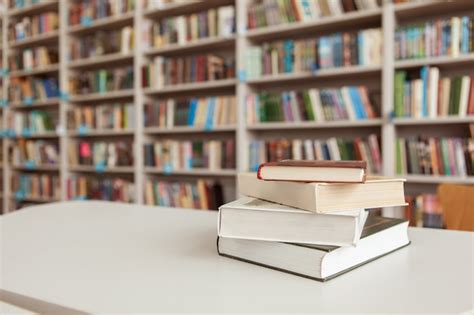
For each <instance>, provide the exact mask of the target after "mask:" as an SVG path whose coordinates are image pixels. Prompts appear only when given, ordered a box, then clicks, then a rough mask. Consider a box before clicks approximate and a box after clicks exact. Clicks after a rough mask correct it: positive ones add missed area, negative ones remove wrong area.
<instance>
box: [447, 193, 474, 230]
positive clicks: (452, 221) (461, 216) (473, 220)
mask: <svg viewBox="0 0 474 315" xmlns="http://www.w3.org/2000/svg"><path fill="white" fill-rule="evenodd" d="M438 198H439V201H440V203H441V206H442V208H443V213H444V222H445V225H446V228H447V229H450V230H461V231H474V185H471V186H469V185H455V184H441V185H439V186H438Z"/></svg>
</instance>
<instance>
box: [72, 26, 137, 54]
mask: <svg viewBox="0 0 474 315" xmlns="http://www.w3.org/2000/svg"><path fill="white" fill-rule="evenodd" d="M133 38H134V31H133V27H131V26H124V27H122V28H121V29H118V30H112V31H109V30H107V31H100V30H99V31H96V32H94V33H92V34H87V35H84V36H81V37H76V38H73V39H72V40H71V41H70V49H69V54H70V59H71V60H77V59H84V58H93V57H97V56H103V55H108V54H115V53H121V54H129V53H131V52H132V51H133V47H134V46H133V41H134V39H133Z"/></svg>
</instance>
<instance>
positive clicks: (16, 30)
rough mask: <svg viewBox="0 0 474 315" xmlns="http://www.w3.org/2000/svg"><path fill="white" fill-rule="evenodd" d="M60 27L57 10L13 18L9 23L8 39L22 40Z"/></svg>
mask: <svg viewBox="0 0 474 315" xmlns="http://www.w3.org/2000/svg"><path fill="white" fill-rule="evenodd" d="M58 29H59V16H58V13H57V12H44V13H40V14H37V15H33V16H23V17H21V18H20V19H15V18H14V19H13V20H12V21H11V22H10V23H9V25H8V40H10V41H21V40H24V39H27V38H31V37H34V36H37V35H41V34H46V33H50V32H53V31H56V30H58Z"/></svg>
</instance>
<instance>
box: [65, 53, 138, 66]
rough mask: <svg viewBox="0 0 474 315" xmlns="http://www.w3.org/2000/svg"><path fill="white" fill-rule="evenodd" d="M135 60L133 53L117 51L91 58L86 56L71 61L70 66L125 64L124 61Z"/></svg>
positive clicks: (130, 61)
mask: <svg viewBox="0 0 474 315" xmlns="http://www.w3.org/2000/svg"><path fill="white" fill-rule="evenodd" d="M132 62H133V53H129V54H122V53H115V54H108V55H103V56H95V57H91V58H84V59H77V60H72V61H69V63H68V66H69V68H71V69H79V68H88V67H95V66H108V65H111V64H116V63H120V65H123V64H124V63H127V64H128V63H132Z"/></svg>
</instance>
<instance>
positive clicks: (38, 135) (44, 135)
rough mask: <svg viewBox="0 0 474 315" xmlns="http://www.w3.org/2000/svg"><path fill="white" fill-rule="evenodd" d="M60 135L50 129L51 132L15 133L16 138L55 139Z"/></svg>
mask: <svg viewBox="0 0 474 315" xmlns="http://www.w3.org/2000/svg"><path fill="white" fill-rule="evenodd" d="M58 137H59V135H58V134H57V133H56V131H50V132H43V133H36V134H35V133H33V134H30V135H22V134H20V135H15V137H14V138H15V139H54V138H58Z"/></svg>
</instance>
